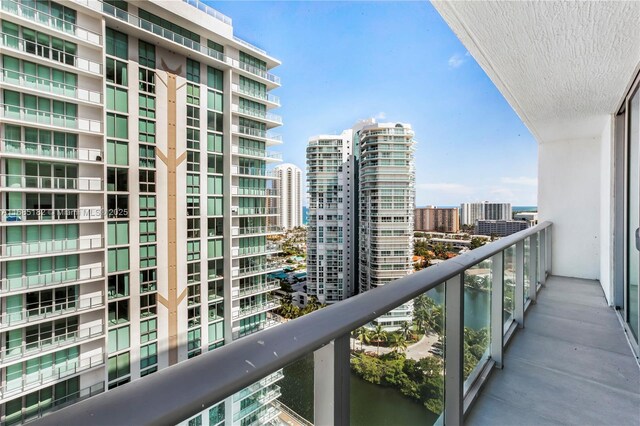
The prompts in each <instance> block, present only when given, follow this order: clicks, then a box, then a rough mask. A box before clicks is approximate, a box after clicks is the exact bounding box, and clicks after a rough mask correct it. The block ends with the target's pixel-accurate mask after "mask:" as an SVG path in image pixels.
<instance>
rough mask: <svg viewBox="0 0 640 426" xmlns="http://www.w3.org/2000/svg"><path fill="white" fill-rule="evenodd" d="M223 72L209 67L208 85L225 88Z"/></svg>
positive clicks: (213, 87)
mask: <svg viewBox="0 0 640 426" xmlns="http://www.w3.org/2000/svg"><path fill="white" fill-rule="evenodd" d="M222 76H223V72H222V71H220V70H218V69H215V68H212V67H207V86H209V87H211V88H212V89H217V90H223V84H222V83H223V79H222V78H223V77H222Z"/></svg>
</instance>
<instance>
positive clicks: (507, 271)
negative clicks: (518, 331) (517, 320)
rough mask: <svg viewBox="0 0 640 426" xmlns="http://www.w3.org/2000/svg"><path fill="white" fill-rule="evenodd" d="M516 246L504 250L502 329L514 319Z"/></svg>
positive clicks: (507, 326) (506, 327)
mask: <svg viewBox="0 0 640 426" xmlns="http://www.w3.org/2000/svg"><path fill="white" fill-rule="evenodd" d="M515 289H516V246H515V245H513V246H511V247H509V248H508V249H506V250H505V251H504V304H503V307H504V313H503V319H504V331H506V330H507V329H508V328H509V325H511V322H512V321H513V319H514V314H515V309H516V299H515Z"/></svg>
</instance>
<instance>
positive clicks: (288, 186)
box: [275, 163, 303, 229]
mask: <svg viewBox="0 0 640 426" xmlns="http://www.w3.org/2000/svg"><path fill="white" fill-rule="evenodd" d="M275 174H276V177H277V179H278V180H277V183H278V192H279V194H278V195H279V197H280V226H282V227H284V228H285V229H293V228H296V227H298V226H302V196H303V194H302V171H301V170H300V168H299V167H298V166H296V165H294V164H288V163H287V164H281V165H279V166H277V167H276V168H275Z"/></svg>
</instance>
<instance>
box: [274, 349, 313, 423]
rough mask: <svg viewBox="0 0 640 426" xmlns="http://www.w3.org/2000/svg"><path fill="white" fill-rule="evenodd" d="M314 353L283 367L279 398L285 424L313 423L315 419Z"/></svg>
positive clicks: (278, 403)
mask: <svg viewBox="0 0 640 426" xmlns="http://www.w3.org/2000/svg"><path fill="white" fill-rule="evenodd" d="M313 358H314V354H313V353H310V354H307V355H305V356H303V357H302V358H300V359H298V360H297V361H294V362H292V363H291V364H289V365H287V366H286V367H285V368H283V369H282V373H283V375H284V378H283V379H282V380H281V381H280V382H279V383H278V385H279V386H280V393H281V396H280V397H279V398H278V400H277V405H278V406H279V408H280V411H281V414H280V420H282V421H284V422H285V424H300V425H311V424H313V421H314V417H313V416H314V403H313V401H314V372H315V367H314V360H313Z"/></svg>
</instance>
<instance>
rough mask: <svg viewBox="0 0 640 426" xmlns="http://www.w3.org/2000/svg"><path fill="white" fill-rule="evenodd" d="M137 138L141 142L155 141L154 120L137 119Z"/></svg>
mask: <svg viewBox="0 0 640 426" xmlns="http://www.w3.org/2000/svg"><path fill="white" fill-rule="evenodd" d="M138 140H139V141H140V142H143V143H156V122H155V121H151V120H144V119H142V118H141V119H139V120H138Z"/></svg>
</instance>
